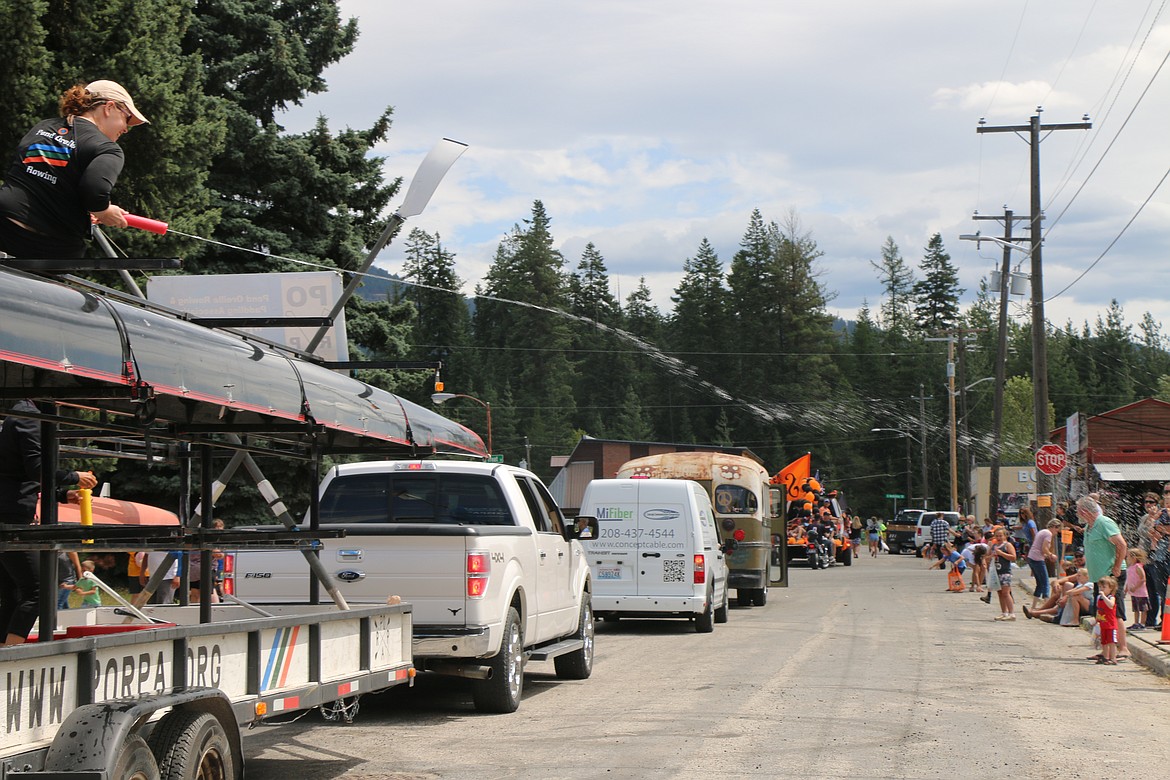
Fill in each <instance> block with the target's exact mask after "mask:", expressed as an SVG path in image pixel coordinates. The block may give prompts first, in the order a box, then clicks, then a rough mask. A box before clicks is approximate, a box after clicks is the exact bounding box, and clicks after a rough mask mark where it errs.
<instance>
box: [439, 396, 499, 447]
mask: <svg viewBox="0 0 1170 780" xmlns="http://www.w3.org/2000/svg"><path fill="white" fill-rule="evenodd" d="M452 398H466V399H467V400H469V401H475V402H476V403H477V404H479V405H480V406H482V407H483V408H484V409H485V410H486V411H487V451H488V455H491V454H492V405H491V404H489V403H488V402H487V401H481V400H480V399H478V398H476V397H475V396H473V395H464V394H463V393H431V402H432V403H433V404H435V405H436V406H438V405H439V404H442V403H446V402H447V401H450V400H451V399H452Z"/></svg>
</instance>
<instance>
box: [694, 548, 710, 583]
mask: <svg viewBox="0 0 1170 780" xmlns="http://www.w3.org/2000/svg"><path fill="white" fill-rule="evenodd" d="M706 581H707V557H706V556H705V555H696V556H695V584H696V585H702V584H703V583H704V582H706Z"/></svg>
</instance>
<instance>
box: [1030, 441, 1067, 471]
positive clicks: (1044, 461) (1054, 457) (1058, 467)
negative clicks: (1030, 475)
mask: <svg viewBox="0 0 1170 780" xmlns="http://www.w3.org/2000/svg"><path fill="white" fill-rule="evenodd" d="M1067 465H1068V454H1067V453H1065V451H1064V447H1061V446H1060V445H1059V444H1045V445H1044V446H1043V447H1041V448H1040V449H1038V450H1036V468H1038V469H1040V470H1041V471H1042V472H1044V473H1045V474H1048V475H1050V476H1051V475H1055V474H1059V473H1060V472H1062V471H1064V467H1065V466H1067Z"/></svg>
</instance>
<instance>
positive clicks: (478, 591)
mask: <svg viewBox="0 0 1170 780" xmlns="http://www.w3.org/2000/svg"><path fill="white" fill-rule="evenodd" d="M491 573H492V561H491V558H490V557H488V553H487V552H485V551H483V550H469V551H468V553H467V598H469V599H482V598H483V597H484V596H485V595H487V587H488V578H489V577H491Z"/></svg>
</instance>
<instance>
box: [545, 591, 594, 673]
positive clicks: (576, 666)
mask: <svg viewBox="0 0 1170 780" xmlns="http://www.w3.org/2000/svg"><path fill="white" fill-rule="evenodd" d="M573 638H574V639H580V640H581V641H582V642H584V643H585V646H584V647H582V648H581V649H580V650H574V651H573V652H571V653H565V654H564V655H558V656H557V657H556V658H554V659H553V668H554V669H556V671H557V677H560V678H561V679H562V680H587V679H589V675H591V674H593V600H592V599H591V598H590V597H589V594H588V593H583V594H581V622H580V624H579V625H578V626H577V632H576V633H575V634H573Z"/></svg>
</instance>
